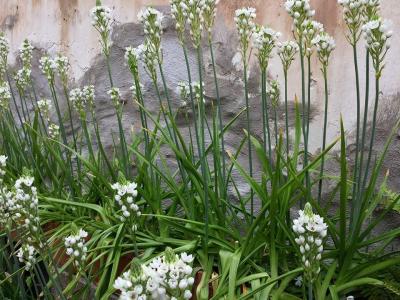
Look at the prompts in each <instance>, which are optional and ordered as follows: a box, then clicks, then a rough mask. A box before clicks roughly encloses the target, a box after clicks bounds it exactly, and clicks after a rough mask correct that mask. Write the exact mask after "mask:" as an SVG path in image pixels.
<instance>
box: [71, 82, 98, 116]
mask: <svg viewBox="0 0 400 300" xmlns="http://www.w3.org/2000/svg"><path fill="white" fill-rule="evenodd" d="M69 101H71V103H72V106H73V107H74V108H75V110H76V111H77V112H79V113H80V114H82V113H84V112H85V110H86V108H87V107H89V109H90V110H93V108H94V86H93V85H89V86H84V87H83V89H79V88H76V89H73V90H71V91H70V93H69Z"/></svg>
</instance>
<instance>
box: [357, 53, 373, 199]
mask: <svg viewBox="0 0 400 300" xmlns="http://www.w3.org/2000/svg"><path fill="white" fill-rule="evenodd" d="M365 64H366V71H365V103H364V120H363V127H362V137H361V147H362V148H361V156H360V165H359V172H358V174H360V176H358V179H357V185H358V191H357V197H361V195H362V193H363V188H364V186H361V183H362V182H361V180H362V174H363V164H364V144H365V139H366V135H367V124H368V107H369V81H370V80H369V50H368V49H367V54H366V62H365ZM365 171H366V172H368V169H366V170H365Z"/></svg>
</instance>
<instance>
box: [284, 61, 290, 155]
mask: <svg viewBox="0 0 400 300" xmlns="http://www.w3.org/2000/svg"><path fill="white" fill-rule="evenodd" d="M287 72H288V71H287V69H286V68H284V70H283V76H284V79H285V127H286V128H285V131H286V154H287V161H288V162H289V152H290V148H289V116H288V115H289V109H288V78H287V77H288V75H287Z"/></svg>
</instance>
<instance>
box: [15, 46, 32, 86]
mask: <svg viewBox="0 0 400 300" xmlns="http://www.w3.org/2000/svg"><path fill="white" fill-rule="evenodd" d="M33 49H34V48H33V46H32V45H31V43H30V42H29V41H28V40H27V39H25V40H24V41H23V43H22V46H21V48H20V49H19V52H20V55H19V57H20V59H21V61H22V69H20V70H19V71H18V72H17V74H16V75H15V81H16V84H17V86H18V88H20V89H21V90H24V89H25V88H26V86H27V85H28V84H29V82H30V79H31V67H32V65H31V60H32V51H33Z"/></svg>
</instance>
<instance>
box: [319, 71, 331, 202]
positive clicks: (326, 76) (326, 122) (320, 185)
mask: <svg viewBox="0 0 400 300" xmlns="http://www.w3.org/2000/svg"><path fill="white" fill-rule="evenodd" d="M323 75H324V84H325V110H324V130H323V135H322V150H321V152H325V148H326V130H327V124H328V100H329V94H328V72H327V68H326V67H325V66H324V67H323ZM324 164H325V156H322V158H321V170H320V173H319V177H320V179H319V183H318V203H320V201H321V196H322V177H323V176H324Z"/></svg>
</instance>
